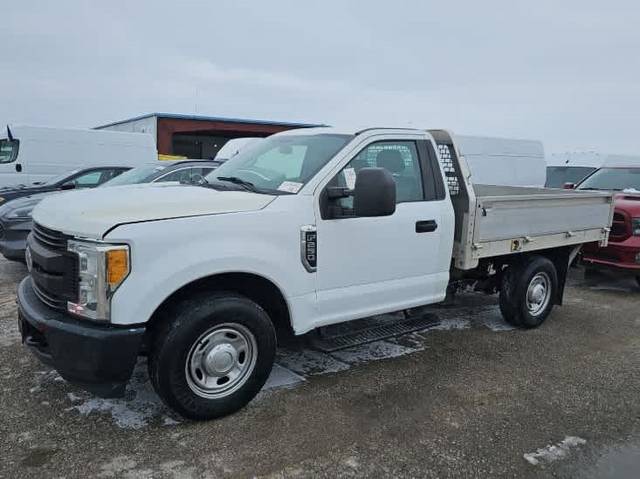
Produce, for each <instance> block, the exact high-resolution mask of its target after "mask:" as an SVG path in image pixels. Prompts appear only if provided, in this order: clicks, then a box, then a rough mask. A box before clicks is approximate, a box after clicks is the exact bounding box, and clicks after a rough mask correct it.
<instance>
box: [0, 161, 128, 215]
mask: <svg viewBox="0 0 640 479" xmlns="http://www.w3.org/2000/svg"><path fill="white" fill-rule="evenodd" d="M130 169H131V167H129V166H113V165H111V166H96V167H91V168H85V169H82V170H73V171H68V172H65V173H62V174H60V175H58V176H54V177H53V178H51V179H50V180H48V181H46V182H42V183H38V184H32V185H30V186H26V185H18V186H13V187H8V186H7V187H4V188H0V205H3V204H5V203H7V202H9V201H12V200H15V199H17V198H22V197H24V196H31V195H36V194H39V193H47V192H51V191H64V190H73V189H75V188H95V187H96V186H99V185H101V184H102V183H105V182H107V181H109V180H111V179H113V178H115V177H116V176H118V175H120V174H121V173H123V172H125V171H127V170H130Z"/></svg>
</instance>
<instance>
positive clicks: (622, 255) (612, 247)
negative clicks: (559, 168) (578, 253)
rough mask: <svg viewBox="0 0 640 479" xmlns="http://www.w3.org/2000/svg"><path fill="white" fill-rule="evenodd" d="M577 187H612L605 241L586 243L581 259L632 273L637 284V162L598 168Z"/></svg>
mask: <svg viewBox="0 0 640 479" xmlns="http://www.w3.org/2000/svg"><path fill="white" fill-rule="evenodd" d="M577 189H578V190H583V191H584V190H601V191H615V192H616V194H615V196H614V203H615V211H614V213H613V223H612V225H611V233H610V235H609V244H608V245H607V246H606V247H604V248H602V247H599V246H598V245H597V244H589V245H586V246H585V247H584V248H583V251H582V261H583V263H584V265H585V266H586V267H587V272H589V270H590V269H599V268H606V269H610V270H614V271H617V272H619V273H622V274H628V275H632V276H635V279H636V281H637V282H638V285H640V166H637V165H636V166H632V167H622V166H617V167H605V168H600V169H599V170H598V171H596V172H595V173H593V174H592V175H591V176H589V177H588V178H587V179H585V180H584V181H582V182H581V183H580V184H579V185H578V187H577Z"/></svg>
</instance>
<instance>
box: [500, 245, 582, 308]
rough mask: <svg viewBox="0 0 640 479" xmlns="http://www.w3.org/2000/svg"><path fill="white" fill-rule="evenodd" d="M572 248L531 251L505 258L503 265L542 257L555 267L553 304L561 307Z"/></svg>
mask: <svg viewBox="0 0 640 479" xmlns="http://www.w3.org/2000/svg"><path fill="white" fill-rule="evenodd" d="M574 248H575V246H564V247H560V248H551V249H543V250H537V251H531V252H527V253H524V254H520V255H516V256H514V257H511V258H510V257H505V259H506V261H505V264H507V266H508V265H510V264H511V263H522V262H524V261H527V260H528V259H529V258H531V257H532V256H542V257H544V258H547V259H548V260H549V261H551V262H552V263H553V265H554V266H555V268H556V273H557V275H558V291H557V294H556V297H555V298H554V304H557V305H559V306H561V305H562V300H563V298H564V287H565V283H566V280H567V274H568V272H569V259H570V258H571V252H572V251H573V250H574Z"/></svg>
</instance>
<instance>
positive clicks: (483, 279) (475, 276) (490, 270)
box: [453, 246, 575, 305]
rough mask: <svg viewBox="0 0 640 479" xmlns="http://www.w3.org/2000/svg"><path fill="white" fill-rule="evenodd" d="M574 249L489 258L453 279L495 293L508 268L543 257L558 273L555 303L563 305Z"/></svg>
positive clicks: (568, 247) (552, 249) (567, 248)
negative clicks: (532, 258) (469, 282)
mask: <svg viewBox="0 0 640 479" xmlns="http://www.w3.org/2000/svg"><path fill="white" fill-rule="evenodd" d="M574 249H575V247H574V246H566V247H560V248H551V249H543V250H536V251H530V252H526V253H521V254H517V255H505V256H498V257H494V258H488V259H486V260H482V261H481V262H480V264H479V265H478V267H477V268H475V269H473V270H470V271H465V272H463V273H462V274H460V272H459V273H458V274H457V276H455V277H454V278H453V279H454V280H461V279H463V280H464V279H466V280H468V281H469V280H470V281H476V282H477V283H476V284H477V285H476V289H478V290H482V291H485V292H487V293H495V292H497V291H499V289H500V285H501V283H502V279H503V276H504V273H505V272H506V270H507V268H509V267H510V266H511V265H517V264H522V263H525V262H527V261H528V260H529V258H531V257H532V256H542V257H545V258H547V259H549V260H550V261H551V262H552V263H553V264H554V266H555V268H556V272H557V274H558V291H557V295H556V297H555V298H554V303H555V304H557V305H562V299H563V297H564V287H565V282H566V279H567V273H568V270H569V260H570V259H571V254H572V252H573V251H574ZM454 289H455V288H454Z"/></svg>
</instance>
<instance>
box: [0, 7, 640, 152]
mask: <svg viewBox="0 0 640 479" xmlns="http://www.w3.org/2000/svg"><path fill="white" fill-rule="evenodd" d="M518 5H519V6H518ZM0 7H1V9H0V12H2V13H1V14H0V18H2V21H1V24H0V25H1V26H0V58H1V60H0V124H4V123H16V124H17V123H26V124H38V125H51V126H74V127H92V126H96V125H99V124H103V123H107V122H111V121H115V120H121V119H125V118H129V117H132V116H137V115H140V114H143V113H149V112H154V111H160V112H171V113H198V114H203V115H213V116H230V117H241V118H258V119H273V120H286V121H307V122H322V123H329V124H359V125H376V126H407V125H411V126H415V127H445V128H451V129H453V130H455V131H457V132H460V133H466V134H479V135H495V136H508V137H521V138H536V139H541V140H543V141H544V142H545V147H546V149H547V152H560V151H564V150H575V149H579V150H588V149H596V150H599V151H601V152H620V153H630V154H640V142H639V141H638V138H639V137H640V134H639V133H638V129H639V127H640V2H637V1H631V0H629V1H624V2H622V1H617V0H613V1H608V2H603V1H601V0H600V1H597V2H592V1H587V0H580V1H577V0H564V1H547V0H535V1H531V0H530V1H527V2H519V1H516V0H510V1H507V0H505V1H499V2H497V1H496V2H493V1H466V2H456V1H448V2H432V1H411V2H410V1H402V0H395V1H390V0H385V1H377V0H376V1H373V0H369V1H366V2H365V1H362V2H356V1H347V0H343V1H339V0H338V1H328V0H323V1H318V2H309V1H300V0H298V1H286V2H285V1H277V0H270V1H258V0H256V1H253V2H243V1H237V0H236V1H211V0H209V1H202V2H188V1H180V2H177V1H172V2H168V1H164V0H155V1H153V2H151V1H149V2H141V1H115V0H109V1H103V2H93V1H78V2H76V1H64V0H59V1H56V2H52V1H42V2H35V1H30V0H20V1H8V0H0Z"/></svg>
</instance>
